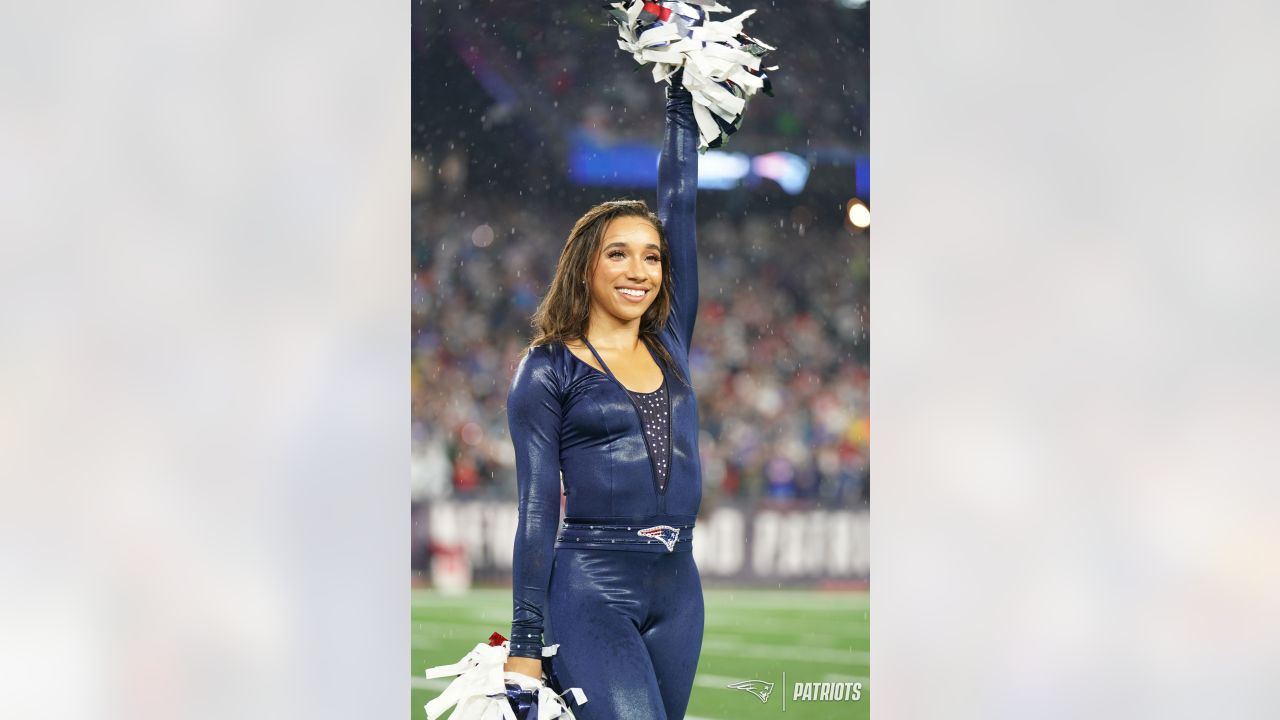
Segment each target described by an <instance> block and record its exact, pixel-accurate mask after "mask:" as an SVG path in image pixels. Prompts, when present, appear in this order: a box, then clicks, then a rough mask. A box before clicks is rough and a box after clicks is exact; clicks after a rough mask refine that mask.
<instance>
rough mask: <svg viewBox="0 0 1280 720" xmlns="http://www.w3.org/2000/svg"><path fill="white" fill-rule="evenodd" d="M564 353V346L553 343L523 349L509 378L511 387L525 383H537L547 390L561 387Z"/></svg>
mask: <svg viewBox="0 0 1280 720" xmlns="http://www.w3.org/2000/svg"><path fill="white" fill-rule="evenodd" d="M565 352H566V350H565V348H564V345H563V344H562V343H559V342H554V341H553V342H547V343H544V344H541V345H531V346H529V347H528V348H525V351H524V352H523V353H522V354H521V356H520V363H519V365H517V366H516V372H515V375H513V376H512V378H511V387H512V388H513V389H514V388H516V387H519V386H520V385H524V384H527V383H538V384H541V385H543V386H546V387H547V388H548V389H558V388H560V387H562V386H563V383H562V379H563V375H564V366H565V363H564V357H563V356H564V354H565Z"/></svg>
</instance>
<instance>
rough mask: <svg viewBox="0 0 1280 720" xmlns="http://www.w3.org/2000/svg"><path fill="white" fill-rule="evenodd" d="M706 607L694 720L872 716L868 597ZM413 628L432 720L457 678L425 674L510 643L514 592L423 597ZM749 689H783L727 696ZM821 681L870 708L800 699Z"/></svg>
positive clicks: (415, 659) (781, 598)
mask: <svg viewBox="0 0 1280 720" xmlns="http://www.w3.org/2000/svg"><path fill="white" fill-rule="evenodd" d="M705 599H706V607H707V622H706V634H705V636H704V638H703V643H702V657H701V659H700V661H699V663H698V675H697V677H696V678H695V680H694V688H693V697H692V699H691V700H690V702H689V714H688V715H687V716H686V718H685V720H758V719H759V720H763V719H765V718H772V719H775V720H777V719H778V718H787V719H788V720H810V719H812V720H818V719H823V720H825V719H826V718H842V719H843V718H850V719H858V718H866V717H868V715H869V712H868V709H869V702H870V695H869V690H870V683H869V681H868V676H869V674H870V669H869V666H868V663H869V656H868V648H869V645H868V621H869V611H868V604H867V593H866V592H817V591H807V590H756V589H749V590H729V589H708V590H706V591H705ZM412 623H413V624H412V628H413V629H412V632H413V649H412V663H413V666H412V668H411V672H412V683H413V691H412V696H413V697H412V703H411V708H410V710H411V714H410V718H411V720H425V718H426V713H425V712H424V711H423V709H422V706H423V705H425V704H426V702H427V700H429V699H431V698H432V697H435V696H436V695H437V694H438V693H439V692H440V690H441V689H443V688H444V687H445V685H447V684H448V679H442V680H427V679H426V678H425V677H423V671H424V670H425V669H426V668H428V667H431V666H433V665H443V664H446V663H452V662H456V661H457V660H458V659H459V658H461V657H462V656H463V655H465V654H466V653H467V652H468V651H469V650H471V648H472V647H474V646H475V644H476V643H478V642H482V641H484V640H485V639H487V638H488V637H489V634H490V633H492V632H493V631H495V630H497V631H499V632H501V633H502V634H503V635H506V634H507V633H508V631H509V630H510V623H511V591H510V589H507V588H502V589H484V590H473V591H471V592H469V593H467V594H466V595H464V596H448V595H441V594H439V593H435V592H433V591H430V590H415V591H413V620H412ZM784 672H785V673H786V685H785V687H784V685H783V673H784ZM742 680H762V681H764V682H772V683H774V688H773V692H772V693H771V694H770V696H769V699H768V701H767V702H765V703H761V702H760V700H759V699H758V698H757V697H755V696H753V695H751V694H750V693H747V692H744V691H742V690H736V689H732V688H728V687H726V686H727V685H728V684H729V683H734V682H739V681H742ZM814 682H835V683H841V682H858V683H862V691H861V699H860V700H858V701H851V700H844V701H835V700H828V701H820V700H809V701H805V700H795V699H793V698H794V692H795V684H796V683H814ZM784 696H785V698H784ZM784 699H785V700H786V709H785V711H784V710H783V700H784ZM784 712H785V714H783V713H784Z"/></svg>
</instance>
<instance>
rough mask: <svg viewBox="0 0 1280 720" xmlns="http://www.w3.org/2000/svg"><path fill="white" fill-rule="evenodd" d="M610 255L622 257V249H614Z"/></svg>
mask: <svg viewBox="0 0 1280 720" xmlns="http://www.w3.org/2000/svg"><path fill="white" fill-rule="evenodd" d="M609 257H622V251H621V250H614V251H613V252H611V253H609Z"/></svg>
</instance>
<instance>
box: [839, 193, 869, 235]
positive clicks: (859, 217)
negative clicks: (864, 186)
mask: <svg viewBox="0 0 1280 720" xmlns="http://www.w3.org/2000/svg"><path fill="white" fill-rule="evenodd" d="M844 211H845V219H847V220H848V221H849V224H850V225H852V226H853V227H854V228H857V229H858V230H866V229H867V228H869V227H871V208H869V207H867V204H866V203H865V202H863V201H861V200H859V199H858V198H852V199H850V200H849V202H848V204H846V205H845V208H844Z"/></svg>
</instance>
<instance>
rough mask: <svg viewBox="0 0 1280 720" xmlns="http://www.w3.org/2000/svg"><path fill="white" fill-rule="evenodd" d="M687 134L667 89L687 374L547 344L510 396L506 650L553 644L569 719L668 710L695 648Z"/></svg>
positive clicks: (677, 303) (685, 115)
mask: <svg viewBox="0 0 1280 720" xmlns="http://www.w3.org/2000/svg"><path fill="white" fill-rule="evenodd" d="M697 147H698V132H697V127H696V124H695V122H694V117H693V106H692V100H691V98H690V96H689V93H688V92H687V91H684V90H675V91H672V92H670V93H669V98H668V100H667V124H666V135H665V139H664V144H663V150H662V158H661V161H660V162H659V166H658V208H657V213H658V216H659V217H660V218H661V219H662V222H663V227H664V229H665V232H666V237H667V245H668V248H669V251H670V253H671V264H670V267H671V270H670V271H671V274H672V278H671V279H672V287H673V290H674V296H673V297H672V307H671V314H670V316H669V320H668V323H667V325H666V327H664V328H663V329H662V331H661V333H660V335H659V339H660V341H661V342H662V344H663V345H664V346H665V347H666V349H667V351H668V353H669V354H670V355H671V357H672V358H673V359H674V360H675V363H676V364H677V365H678V367H679V372H680V375H681V376H682V377H683V379H682V378H681V377H680V376H677V375H676V374H675V373H673V372H671V371H670V369H669V368H666V367H664V366H663V364H662V362H661V361H660V360H659V359H658V357H657V356H656V355H654V361H655V362H656V363H657V364H658V366H659V367H660V368H662V371H663V376H664V380H663V383H664V385H663V390H664V391H665V392H664V393H659V394H658V395H657V397H658V398H660V400H658V401H657V402H655V401H654V399H653V398H647V399H645V398H634V397H632V395H631V394H630V393H629V391H628V390H627V389H626V388H625V387H623V386H622V384H621V383H620V382H619V381H618V380H617V379H616V378H615V377H614V376H613V373H612V372H611V371H609V370H608V366H607V365H606V364H605V363H604V361H603V360H601V359H600V355H599V353H597V352H596V350H595V348H594V347H591V345H590V343H588V347H589V348H590V349H591V352H592V354H593V355H595V357H596V360H597V361H598V362H599V363H600V366H601V367H602V368H604V369H605V372H601V371H600V370H597V369H595V368H593V367H591V366H590V365H588V364H587V363H585V362H583V361H582V360H580V359H579V358H577V357H576V356H574V355H573V353H571V352H570V351H569V350H568V348H566V347H565V346H564V345H562V344H559V343H551V344H547V345H542V346H539V347H535V348H532V349H531V350H530V351H529V353H528V354H527V355H526V356H525V357H524V359H523V360H522V361H521V362H520V366H519V368H517V370H516V374H515V377H514V378H513V380H512V384H511V389H510V394H509V395H508V397H507V421H508V425H509V427H510V429H511V439H512V442H513V443H514V445H515V450H516V474H517V480H518V483H519V492H520V505H519V511H520V521H519V529H518V530H517V533H516V542H515V558H514V564H515V569H514V578H513V590H512V594H513V599H514V616H513V617H514V620H513V622H512V626H511V633H512V635H511V654H512V655H513V656H522V657H537V656H538V655H539V650H540V648H541V641H542V640H545V642H546V643H547V644H548V645H550V644H554V643H558V644H559V645H560V649H559V652H558V653H557V654H556V655H555V656H554V658H552V668H553V671H554V673H555V676H556V679H557V681H558V682H559V684H560V685H561V686H563V687H580V688H582V690H583V691H584V692H585V693H586V696H587V703H586V704H585V705H583V706H582V707H581V708H577V709H575V712H576V713H577V716H578V718H579V719H580V720H680V718H683V717H684V713H685V709H686V707H687V706H688V703H689V692H690V690H691V689H692V686H693V676H694V672H695V670H696V669H697V665H698V655H699V652H700V650H701V647H702V622H703V606H702V585H701V581H700V580H699V578H698V568H697V567H696V566H695V565H694V562H693V553H692V552H691V549H692V541H693V525H694V520H695V518H696V516H697V514H698V505H699V503H700V502H701V500H702V470H701V466H700V464H699V459H698V408H697V401H696V399H695V397H694V393H693V388H692V387H690V386H689V385H688V384H687V382H686V380H687V379H688V378H689V377H690V373H689V344H690V340H691V339H692V337H693V324H694V319H695V316H696V315H697V311H698V275H697V272H698V270H697V246H696V242H695V238H694V207H695V200H696V192H697V178H698V153H697ZM584 340H585V339H584ZM646 347H647V346H646ZM649 351H650V354H654V353H653V349H652V348H651V347H650V348H649ZM661 399H665V403H664V402H662V401H661ZM663 405H665V406H666V407H662V406H663ZM645 410H649V411H650V412H653V411H657V412H665V413H666V415H664V416H662V419H663V420H665V421H667V422H666V425H665V428H666V429H667V430H668V431H669V438H668V439H667V442H666V443H662V442H656V443H652V447H651V443H650V442H648V441H647V440H646V437H645V434H644V424H643V423H642V418H644V417H646V414H645V412H644V411H645ZM651 424H652V423H651ZM659 426H660V427H661V425H659ZM665 448H669V458H668V453H663V452H661V451H662V450H663V449H665ZM561 473H563V476H564V494H565V498H566V499H565V524H564V525H563V526H562V527H559V528H558V527H557V523H558V520H559V514H560V486H561Z"/></svg>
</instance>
